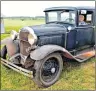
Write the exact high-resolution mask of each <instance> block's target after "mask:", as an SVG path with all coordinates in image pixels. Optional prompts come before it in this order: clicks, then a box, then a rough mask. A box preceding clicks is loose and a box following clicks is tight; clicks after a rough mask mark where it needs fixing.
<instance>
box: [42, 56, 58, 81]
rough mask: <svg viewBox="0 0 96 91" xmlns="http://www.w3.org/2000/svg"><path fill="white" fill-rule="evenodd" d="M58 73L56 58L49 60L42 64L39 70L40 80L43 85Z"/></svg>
mask: <svg viewBox="0 0 96 91" xmlns="http://www.w3.org/2000/svg"><path fill="white" fill-rule="evenodd" d="M58 72H59V62H58V59H57V58H54V57H52V58H49V59H48V60H47V61H45V62H44V64H43V66H42V69H41V80H42V81H43V82H45V83H48V82H51V81H52V80H54V79H55V77H56V76H57V74H58Z"/></svg>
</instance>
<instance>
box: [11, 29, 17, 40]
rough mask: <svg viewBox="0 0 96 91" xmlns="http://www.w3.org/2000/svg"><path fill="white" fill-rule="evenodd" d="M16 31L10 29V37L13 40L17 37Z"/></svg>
mask: <svg viewBox="0 0 96 91" xmlns="http://www.w3.org/2000/svg"><path fill="white" fill-rule="evenodd" d="M17 35H18V33H17V32H16V31H14V30H12V31H11V38H12V40H14V39H15V38H16V37H17Z"/></svg>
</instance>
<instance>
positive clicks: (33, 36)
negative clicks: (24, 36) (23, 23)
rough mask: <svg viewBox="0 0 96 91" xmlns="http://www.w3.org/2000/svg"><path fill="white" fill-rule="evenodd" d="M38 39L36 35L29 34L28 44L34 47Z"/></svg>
mask: <svg viewBox="0 0 96 91" xmlns="http://www.w3.org/2000/svg"><path fill="white" fill-rule="evenodd" d="M36 40H37V38H36V36H35V35H32V34H29V35H28V42H29V43H30V44H31V45H33V44H34V43H35V42H36Z"/></svg>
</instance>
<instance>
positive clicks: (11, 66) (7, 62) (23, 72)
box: [1, 58, 33, 78]
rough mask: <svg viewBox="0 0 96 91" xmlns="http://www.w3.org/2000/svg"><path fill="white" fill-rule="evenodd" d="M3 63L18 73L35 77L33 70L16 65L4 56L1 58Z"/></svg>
mask: <svg viewBox="0 0 96 91" xmlns="http://www.w3.org/2000/svg"><path fill="white" fill-rule="evenodd" d="M1 63H2V64H3V65H5V66H7V67H9V68H11V69H13V70H15V71H17V72H18V73H21V74H23V75H25V76H27V77H30V78H33V71H29V70H26V69H24V68H22V67H19V66H17V65H15V64H13V63H11V62H9V61H7V60H5V59H3V58H1Z"/></svg>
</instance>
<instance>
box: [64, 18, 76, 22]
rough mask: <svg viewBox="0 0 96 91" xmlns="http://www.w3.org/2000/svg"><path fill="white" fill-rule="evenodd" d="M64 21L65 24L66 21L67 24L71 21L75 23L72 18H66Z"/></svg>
mask: <svg viewBox="0 0 96 91" xmlns="http://www.w3.org/2000/svg"><path fill="white" fill-rule="evenodd" d="M65 21H66V22H67V21H68V22H69V21H71V22H72V21H73V22H75V20H74V19H72V18H67V19H66V20H65Z"/></svg>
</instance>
